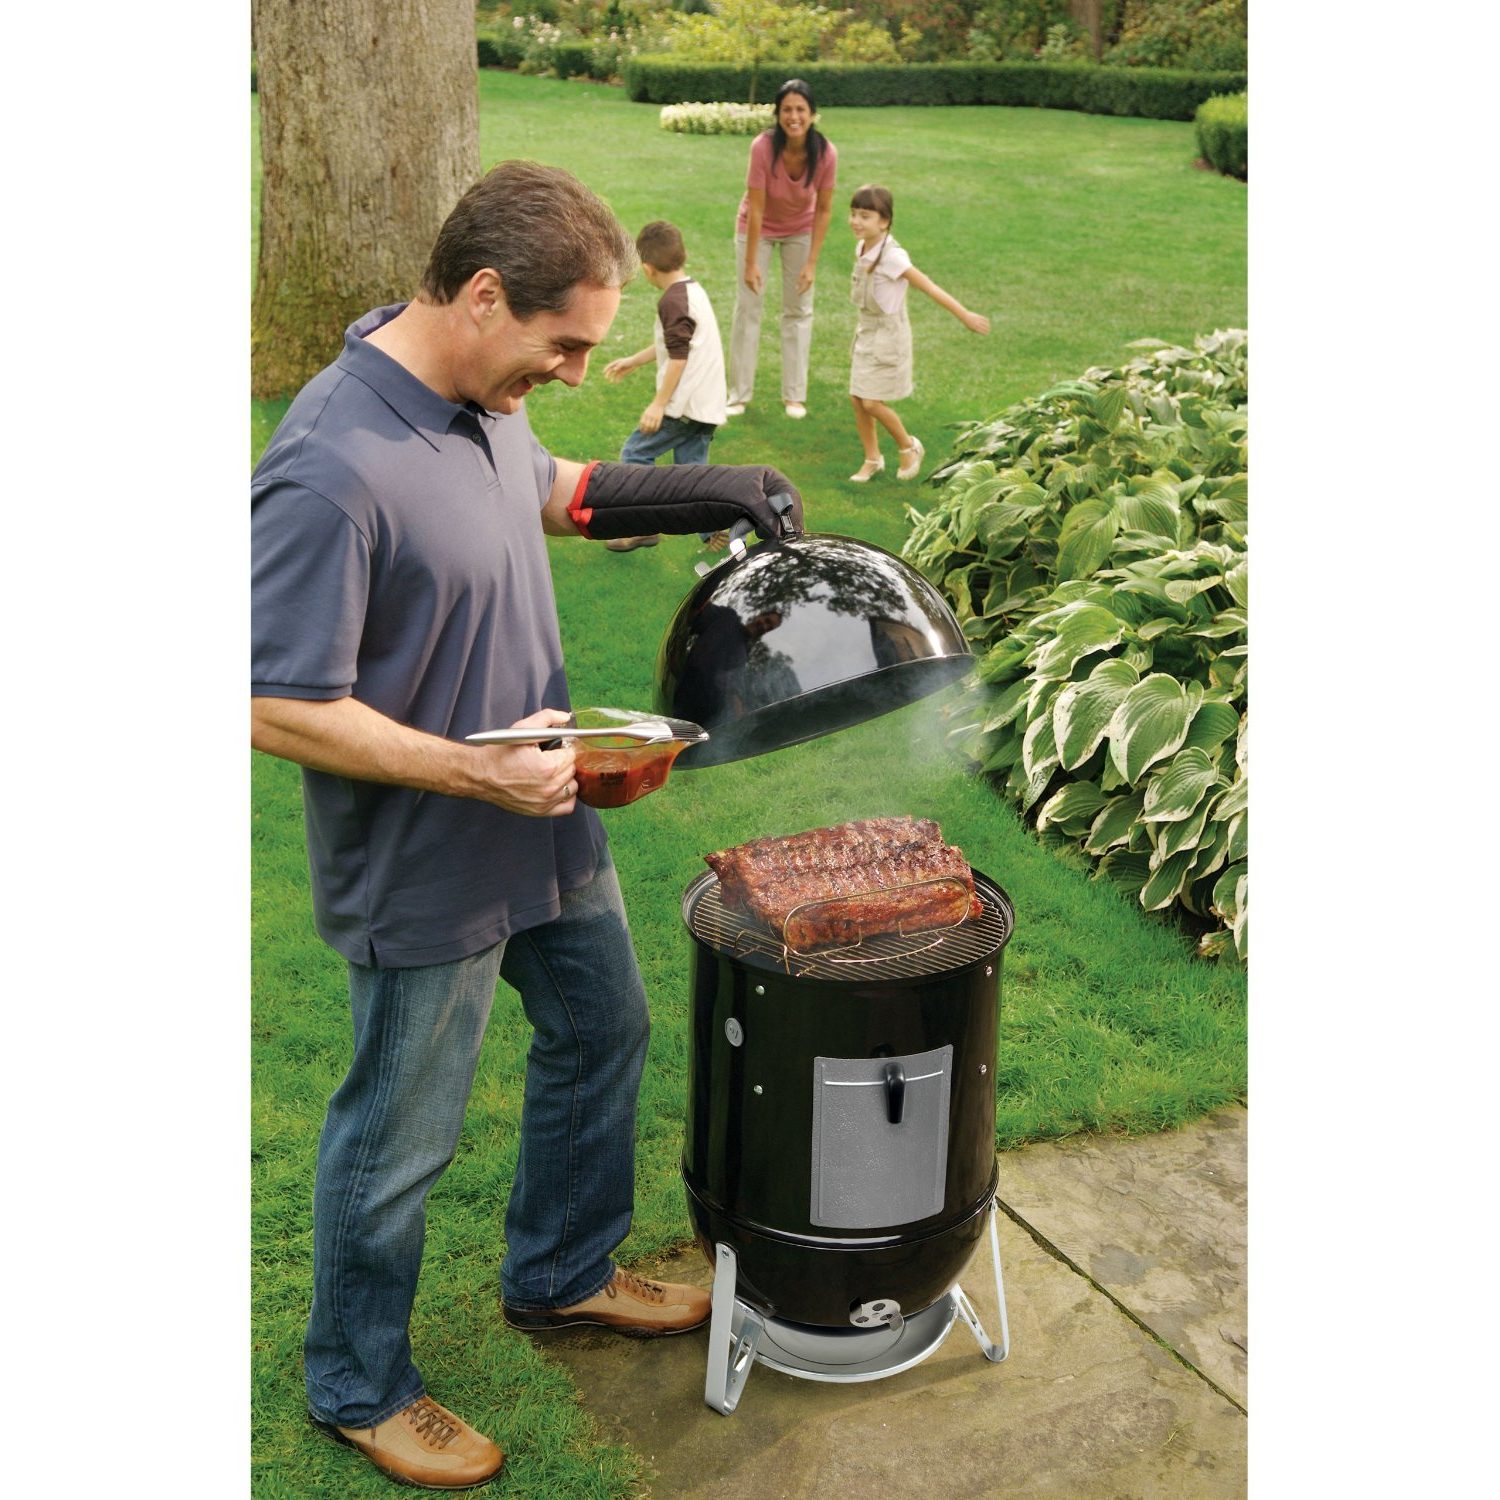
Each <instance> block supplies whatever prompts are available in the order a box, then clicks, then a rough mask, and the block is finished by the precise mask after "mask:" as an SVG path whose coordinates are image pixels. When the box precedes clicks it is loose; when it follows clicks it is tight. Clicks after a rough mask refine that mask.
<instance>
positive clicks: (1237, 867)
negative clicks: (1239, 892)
mask: <svg viewBox="0 0 1500 1500" xmlns="http://www.w3.org/2000/svg"><path fill="white" fill-rule="evenodd" d="M1244 873H1245V866H1244V865H1243V864H1232V865H1230V866H1229V867H1228V869H1226V870H1225V871H1224V873H1223V874H1222V875H1220V876H1219V878H1218V879H1217V880H1216V881H1215V882H1214V893H1213V897H1212V900H1211V903H1210V904H1211V905H1212V907H1213V909H1214V911H1215V912H1217V913H1218V915H1219V916H1221V917H1223V918H1224V920H1225V921H1226V922H1232V921H1234V914H1235V912H1236V911H1238V910H1239V906H1238V904H1237V902H1236V899H1235V890H1236V887H1237V886H1238V885H1239V882H1240V878H1241V876H1243V875H1244Z"/></svg>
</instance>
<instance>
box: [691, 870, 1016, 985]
mask: <svg viewBox="0 0 1500 1500" xmlns="http://www.w3.org/2000/svg"><path fill="white" fill-rule="evenodd" d="M974 889H975V891H976V892H977V893H978V895H979V899H980V903H981V905H982V906H983V907H984V911H983V912H982V914H981V915H979V916H977V917H970V918H969V919H968V920H967V921H964V922H960V923H959V924H958V926H956V927H946V928H942V929H940V930H938V931H933V932H914V933H911V934H910V935H907V936H903V935H902V934H900V933H882V934H881V935H879V936H877V937H867V938H865V939H863V940H862V941H861V942H859V943H857V944H855V945H854V946H852V947H847V948H822V949H819V950H818V951H816V952H813V953H799V952H796V951H795V950H793V949H790V948H788V947H787V946H786V944H785V943H783V942H782V940H781V939H780V938H779V937H778V936H777V935H776V934H775V933H774V932H772V931H771V929H770V928H769V927H765V926H763V925H762V924H761V923H759V922H757V921H756V920H755V919H754V918H753V917H749V916H746V915H745V913H744V912H738V911H731V910H730V909H729V908H728V907H727V906H725V904H724V900H723V894H722V892H721V890H720V888H719V877H718V876H717V875H715V874H714V873H713V871H712V870H709V871H706V872H705V873H704V874H702V875H700V876H699V877H698V878H697V879H696V880H695V881H694V882H693V883H692V884H691V885H690V886H689V887H688V888H687V891H686V892H685V893H684V895H683V898H682V910H683V915H684V917H685V918H686V919H687V924H688V930H689V931H690V932H692V934H693V936H694V937H696V938H699V939H701V940H702V941H703V942H705V943H708V944H709V945H710V946H711V947H712V948H714V949H716V950H717V951H718V952H720V953H724V954H727V955H728V956H729V957H731V958H738V959H743V960H744V961H745V962H747V963H750V964H754V965H756V966H758V967H760V968H769V969H777V970H779V971H780V972H782V973H785V974H790V975H792V976H793V977H794V978H797V979H833V980H839V981H842V982H845V983H858V984H875V983H879V982H881V981H883V980H888V979H908V980H909V979H927V978H930V977H931V976H933V975H935V974H946V973H948V972H949V971H950V970H953V969H960V968H963V967H964V966H965V965H967V964H971V963H977V962H978V961H979V960H980V959H983V958H988V957H990V956H991V955H992V954H994V953H996V952H997V951H998V950H999V949H1000V947H1001V945H1002V944H1003V943H1004V942H1005V940H1006V939H1007V938H1008V937H1009V936H1010V929H1011V923H1012V921H1013V920H1014V919H1013V918H1012V916H1011V908H1010V903H1009V902H1008V901H1007V900H1006V899H1005V895H1004V893H1003V892H1002V891H1001V890H1000V889H999V887H998V886H996V885H994V884H992V883H991V882H990V881H988V880H986V879H985V878H984V877H983V876H982V875H980V874H979V873H978V872H977V871H976V872H975V875H974Z"/></svg>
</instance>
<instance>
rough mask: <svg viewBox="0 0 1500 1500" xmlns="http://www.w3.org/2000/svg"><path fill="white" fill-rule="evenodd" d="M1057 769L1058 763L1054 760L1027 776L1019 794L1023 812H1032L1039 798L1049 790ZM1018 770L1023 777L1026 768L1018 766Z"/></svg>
mask: <svg viewBox="0 0 1500 1500" xmlns="http://www.w3.org/2000/svg"><path fill="white" fill-rule="evenodd" d="M1056 769H1057V762H1056V761H1055V760H1054V761H1051V762H1049V763H1048V764H1046V765H1041V766H1038V767H1037V769H1036V770H1035V771H1033V772H1031V774H1030V775H1026V776H1025V778H1024V780H1023V782H1022V785H1021V789H1020V793H1019V796H1020V801H1021V811H1022V812H1030V811H1031V808H1032V806H1033V804H1034V803H1035V802H1036V800H1037V798H1038V797H1040V796H1041V795H1042V793H1043V792H1045V791H1046V790H1047V785H1048V783H1049V782H1050V781H1051V780H1052V773H1053V772H1054V771H1055V770H1056ZM1016 770H1018V771H1021V772H1022V773H1023V775H1024V773H1025V767H1024V766H1017V767H1016ZM1012 774H1014V773H1012Z"/></svg>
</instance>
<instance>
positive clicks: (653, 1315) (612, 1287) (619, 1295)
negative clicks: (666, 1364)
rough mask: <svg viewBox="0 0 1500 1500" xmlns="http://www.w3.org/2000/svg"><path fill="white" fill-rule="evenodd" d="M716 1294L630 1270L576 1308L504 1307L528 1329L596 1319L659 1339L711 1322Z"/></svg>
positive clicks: (542, 1330)
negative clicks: (643, 1275)
mask: <svg viewBox="0 0 1500 1500" xmlns="http://www.w3.org/2000/svg"><path fill="white" fill-rule="evenodd" d="M711 1306H712V1299H711V1298H710V1297H709V1295H708V1293H707V1292H705V1291H701V1290H700V1289H699V1288H698V1287H695V1286H682V1285H680V1284H678V1283H675V1282H670V1281H646V1280H644V1279H643V1278H642V1277H640V1276H632V1275H631V1274H630V1272H629V1271H621V1270H618V1269H617V1270H616V1271H615V1276H614V1280H613V1281H611V1282H610V1283H609V1284H608V1286H606V1287H605V1288H604V1289H603V1290H602V1291H599V1292H595V1293H594V1295H593V1296H592V1297H589V1298H587V1299H586V1300H585V1301H583V1302H577V1303H575V1304H574V1305H573V1306H572V1307H548V1308H543V1309H541V1310H538V1311H530V1310H527V1309H525V1308H513V1307H503V1308H502V1311H503V1312H504V1314H505V1321H506V1322H507V1323H509V1324H510V1326H511V1327H512V1328H519V1329H522V1330H523V1331H524V1332H526V1333H546V1332H547V1331H548V1330H550V1329H553V1328H576V1327H578V1326H579V1325H580V1324H587V1323H595V1324H598V1325H599V1326H600V1327H603V1328H613V1329H614V1330H615V1331H616V1332H617V1333H623V1334H627V1335H629V1336H630V1337H632V1338H659V1337H661V1336H662V1335H663V1334H668V1333H686V1332H687V1331H688V1330H689V1329H691V1328H700V1327H702V1325H703V1324H704V1323H706V1322H708V1314H709V1310H710V1308H711Z"/></svg>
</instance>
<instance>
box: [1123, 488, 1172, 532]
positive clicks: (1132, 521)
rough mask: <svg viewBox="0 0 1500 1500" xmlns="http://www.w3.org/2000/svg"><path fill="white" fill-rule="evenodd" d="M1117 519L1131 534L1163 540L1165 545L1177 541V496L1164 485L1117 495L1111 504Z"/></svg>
mask: <svg viewBox="0 0 1500 1500" xmlns="http://www.w3.org/2000/svg"><path fill="white" fill-rule="evenodd" d="M1115 508H1116V509H1117V510H1118V511H1119V513H1120V520H1121V521H1122V522H1123V523H1124V524H1125V525H1126V526H1128V527H1129V528H1130V529H1131V530H1132V531H1139V532H1144V533H1146V534H1147V535H1149V536H1153V537H1157V538H1159V539H1164V540H1165V541H1166V542H1167V543H1168V544H1169V545H1172V546H1175V545H1176V542H1177V523H1178V521H1179V519H1180V515H1179V512H1178V509H1177V497H1176V496H1175V495H1174V494H1173V493H1172V491H1171V490H1170V489H1169V488H1168V487H1167V486H1166V485H1164V484H1161V485H1153V486H1152V487H1151V488H1150V489H1149V490H1147V491H1143V492H1141V493H1138V494H1134V495H1121V496H1120V497H1119V498H1118V499H1117V500H1116V501H1115Z"/></svg>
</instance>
